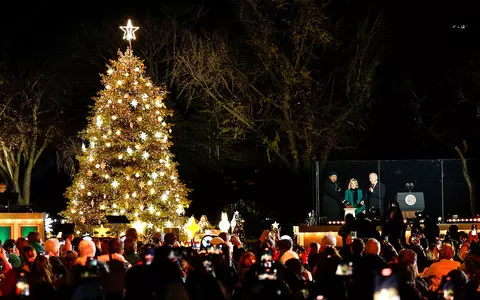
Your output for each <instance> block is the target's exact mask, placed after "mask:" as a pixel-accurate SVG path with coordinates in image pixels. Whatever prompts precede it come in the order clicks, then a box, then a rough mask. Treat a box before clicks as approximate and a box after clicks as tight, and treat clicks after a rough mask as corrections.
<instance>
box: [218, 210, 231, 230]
mask: <svg viewBox="0 0 480 300" xmlns="http://www.w3.org/2000/svg"><path fill="white" fill-rule="evenodd" d="M218 228H220V230H221V231H223V232H228V229H229V228H230V221H228V215H227V213H224V212H223V213H222V220H221V221H220V223H219V224H218Z"/></svg>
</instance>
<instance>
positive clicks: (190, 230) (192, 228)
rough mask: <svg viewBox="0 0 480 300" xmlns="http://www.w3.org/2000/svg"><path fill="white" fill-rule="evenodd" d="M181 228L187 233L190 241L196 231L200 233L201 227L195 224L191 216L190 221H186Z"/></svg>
mask: <svg viewBox="0 0 480 300" xmlns="http://www.w3.org/2000/svg"><path fill="white" fill-rule="evenodd" d="M183 228H184V229H185V231H187V233H188V237H189V238H190V239H193V237H195V233H197V232H198V231H200V229H202V227H200V226H199V225H198V224H197V221H196V220H195V218H194V217H193V216H191V217H190V219H188V222H187V224H186V225H185V227H183Z"/></svg>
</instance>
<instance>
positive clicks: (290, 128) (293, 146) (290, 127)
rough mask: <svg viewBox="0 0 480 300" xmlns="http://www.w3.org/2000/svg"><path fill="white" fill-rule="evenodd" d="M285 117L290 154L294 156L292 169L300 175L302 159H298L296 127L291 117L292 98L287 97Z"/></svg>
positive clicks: (284, 104) (284, 103)
mask: <svg viewBox="0 0 480 300" xmlns="http://www.w3.org/2000/svg"><path fill="white" fill-rule="evenodd" d="M282 110H283V117H284V118H285V121H286V128H285V131H286V132H287V136H288V144H289V147H290V154H291V155H292V167H293V171H294V172H295V174H299V173H300V159H299V157H298V150H297V141H296V138H295V125H294V124H293V122H292V118H291V116H290V111H291V109H290V97H289V96H288V95H287V96H285V99H284V101H283V108H282Z"/></svg>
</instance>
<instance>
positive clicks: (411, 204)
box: [397, 192, 425, 211]
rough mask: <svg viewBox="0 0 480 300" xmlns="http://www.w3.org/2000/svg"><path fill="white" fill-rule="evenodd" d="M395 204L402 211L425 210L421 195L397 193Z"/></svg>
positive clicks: (417, 193) (416, 193)
mask: <svg viewBox="0 0 480 300" xmlns="http://www.w3.org/2000/svg"><path fill="white" fill-rule="evenodd" d="M397 202H398V204H399V206H400V209H401V210H402V211H423V210H424V209H425V199H424V197H423V193H419V192H407V193H397Z"/></svg>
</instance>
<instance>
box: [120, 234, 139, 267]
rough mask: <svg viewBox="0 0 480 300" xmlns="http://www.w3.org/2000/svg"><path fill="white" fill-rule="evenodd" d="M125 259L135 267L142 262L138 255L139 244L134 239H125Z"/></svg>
mask: <svg viewBox="0 0 480 300" xmlns="http://www.w3.org/2000/svg"><path fill="white" fill-rule="evenodd" d="M124 258H125V259H126V260H127V261H128V262H129V263H130V264H131V265H135V264H137V263H138V262H139V261H140V256H139V255H138V253H137V242H135V240H134V239H133V238H127V239H125V255H124Z"/></svg>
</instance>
